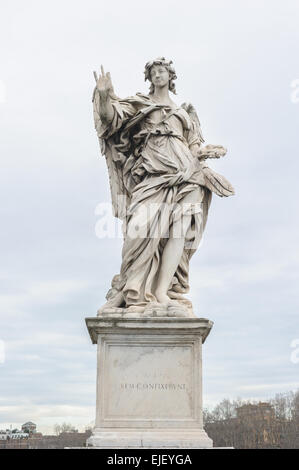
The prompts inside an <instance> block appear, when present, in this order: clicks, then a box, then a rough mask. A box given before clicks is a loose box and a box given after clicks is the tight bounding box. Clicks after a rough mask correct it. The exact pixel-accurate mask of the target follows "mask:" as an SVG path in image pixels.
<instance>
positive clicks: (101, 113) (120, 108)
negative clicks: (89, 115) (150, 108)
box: [92, 66, 136, 139]
mask: <svg viewBox="0 0 299 470" xmlns="http://www.w3.org/2000/svg"><path fill="white" fill-rule="evenodd" d="M94 77H95V80H96V87H95V90H94V92H93V98H92V101H93V112H94V121H95V128H96V131H97V134H98V137H99V138H101V139H106V138H109V137H110V136H111V135H112V134H114V133H115V132H116V131H117V130H118V129H120V127H121V126H122V125H123V124H124V123H125V122H126V121H127V120H128V119H129V118H130V117H132V116H133V115H134V114H135V112H136V110H135V109H134V107H133V106H132V105H130V103H127V102H126V100H121V99H120V98H118V97H117V96H116V94H115V93H114V89H113V85H112V80H111V75H110V73H109V72H107V73H105V71H104V68H103V66H101V73H100V74H99V77H98V76H97V74H96V72H94Z"/></svg>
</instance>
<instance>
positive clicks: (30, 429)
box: [22, 421, 36, 434]
mask: <svg viewBox="0 0 299 470" xmlns="http://www.w3.org/2000/svg"><path fill="white" fill-rule="evenodd" d="M22 431H23V432H27V433H28V434H35V433H36V424H34V423H33V422H32V421H27V423H25V424H23V425H22Z"/></svg>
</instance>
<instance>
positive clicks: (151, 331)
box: [86, 317, 213, 449]
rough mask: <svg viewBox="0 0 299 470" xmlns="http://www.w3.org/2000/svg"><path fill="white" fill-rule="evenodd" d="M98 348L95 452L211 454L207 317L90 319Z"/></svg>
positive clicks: (92, 437) (91, 335)
mask: <svg viewBox="0 0 299 470" xmlns="http://www.w3.org/2000/svg"><path fill="white" fill-rule="evenodd" d="M86 324H87V327H88V331H89V334H90V337H91V340H92V342H93V343H94V344H97V345H98V358H97V364H98V373H97V401H96V424H95V428H94V430H93V434H92V436H91V437H90V438H89V439H88V441H87V445H88V446H93V447H98V448H117V449H121V448H126V449H128V448H155V449H157V448H211V447H212V446H213V443H212V440H211V439H210V438H209V437H208V436H207V434H206V433H205V431H204V429H203V422H202V365H201V360H202V359H201V350H202V343H203V342H204V341H205V339H206V337H207V336H208V334H209V332H210V330H211V328H212V325H213V323H212V322H211V321H209V320H207V319H205V318H169V317H165V318H162V317H159V318H144V317H143V318H113V317H111V318H107V317H105V318H103V317H96V318H87V319H86Z"/></svg>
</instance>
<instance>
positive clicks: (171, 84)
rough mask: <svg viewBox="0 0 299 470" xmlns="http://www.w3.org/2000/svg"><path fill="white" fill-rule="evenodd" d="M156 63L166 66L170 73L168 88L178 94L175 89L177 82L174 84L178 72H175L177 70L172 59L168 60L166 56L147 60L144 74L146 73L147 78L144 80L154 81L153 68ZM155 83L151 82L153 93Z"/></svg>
mask: <svg viewBox="0 0 299 470" xmlns="http://www.w3.org/2000/svg"><path fill="white" fill-rule="evenodd" d="M154 65H162V66H163V67H165V68H166V70H167V71H168V73H169V85H168V88H169V90H170V91H171V92H172V93H174V94H175V95H176V89H175V84H174V80H176V79H177V76H176V73H175V70H174V67H173V66H172V60H169V61H168V60H166V59H165V57H158V58H157V59H155V60H151V61H149V62H147V63H146V64H145V70H144V75H145V78H144V80H145V81H146V80H148V81H150V82H151V81H152V79H151V69H152V67H153V66H154ZM154 89H155V87H154V85H153V84H152V83H151V86H150V91H149V92H150V94H152V93H153V92H154Z"/></svg>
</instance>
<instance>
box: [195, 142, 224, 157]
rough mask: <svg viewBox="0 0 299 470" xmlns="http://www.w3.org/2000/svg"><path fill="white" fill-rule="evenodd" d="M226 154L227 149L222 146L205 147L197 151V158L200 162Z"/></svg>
mask: <svg viewBox="0 0 299 470" xmlns="http://www.w3.org/2000/svg"><path fill="white" fill-rule="evenodd" d="M226 152H227V149H226V148H225V147H223V146H222V145H206V146H205V147H202V148H201V149H200V150H199V152H198V155H197V156H198V158H199V159H200V160H206V159H207V158H220V157H224V156H225V155H226Z"/></svg>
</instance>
